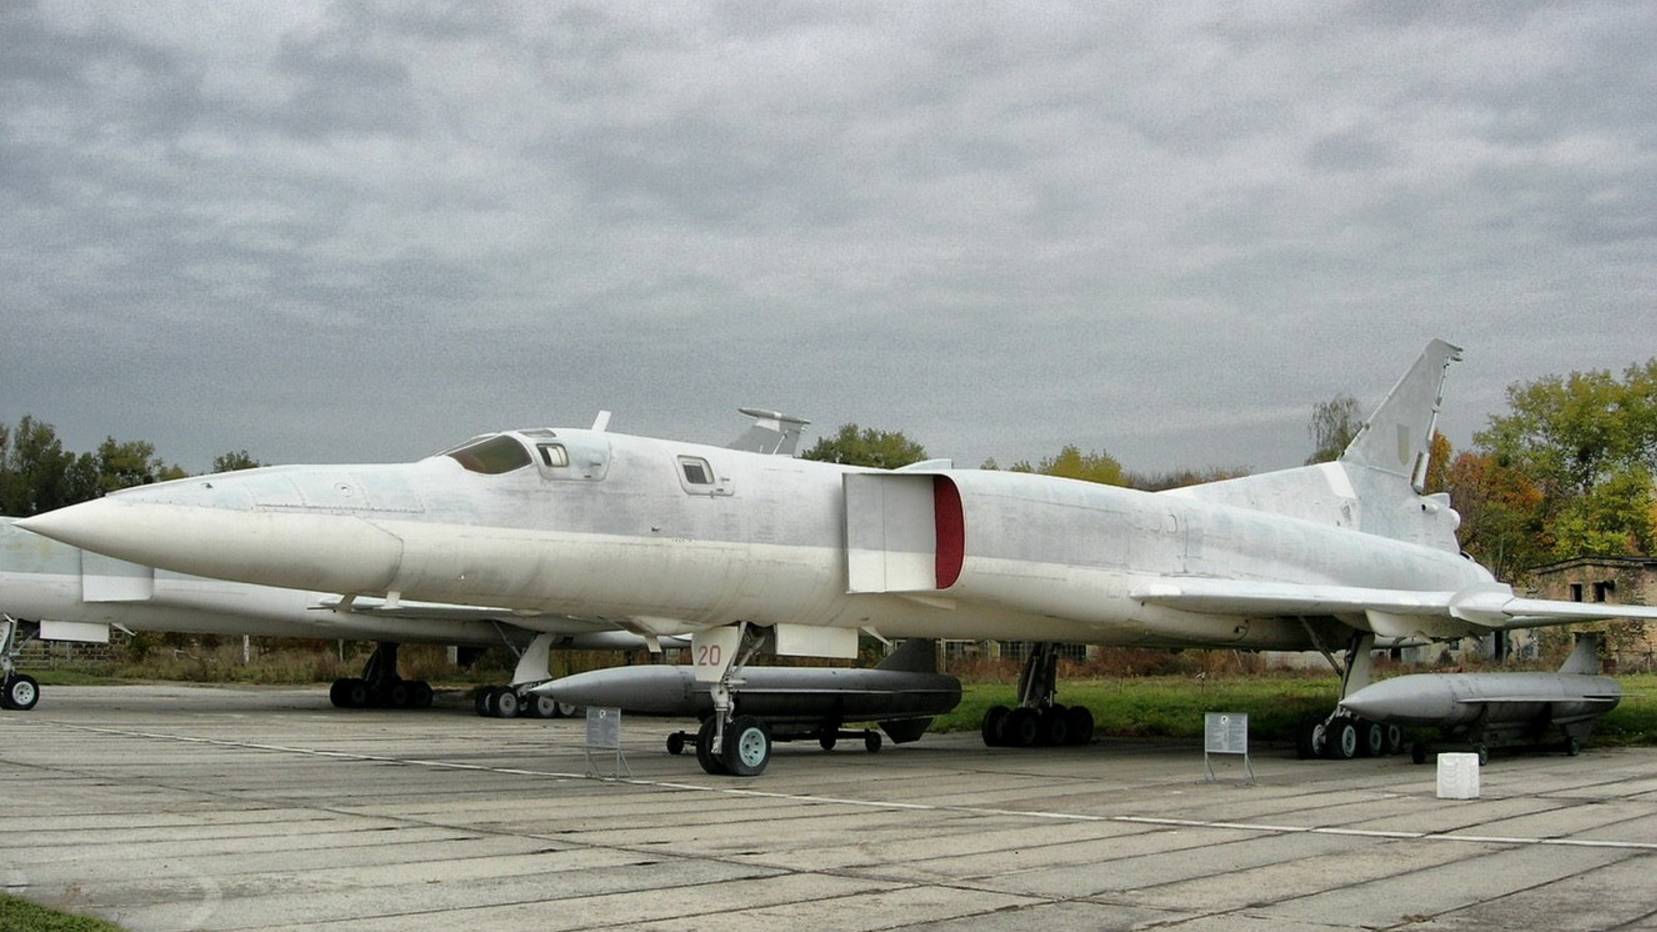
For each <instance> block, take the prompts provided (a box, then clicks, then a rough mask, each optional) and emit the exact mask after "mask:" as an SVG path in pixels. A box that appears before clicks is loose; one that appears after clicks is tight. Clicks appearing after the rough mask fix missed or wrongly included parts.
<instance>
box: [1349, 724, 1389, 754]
mask: <svg viewBox="0 0 1657 932" xmlns="http://www.w3.org/2000/svg"><path fill="white" fill-rule="evenodd" d="M1354 724H1355V725H1356V726H1357V728H1358V756H1359V757H1380V756H1381V755H1382V754H1385V753H1386V752H1387V730H1386V729H1385V728H1383V727H1381V723H1380V722H1369V721H1364V720H1363V719H1358V720H1357V721H1356V722H1354Z"/></svg>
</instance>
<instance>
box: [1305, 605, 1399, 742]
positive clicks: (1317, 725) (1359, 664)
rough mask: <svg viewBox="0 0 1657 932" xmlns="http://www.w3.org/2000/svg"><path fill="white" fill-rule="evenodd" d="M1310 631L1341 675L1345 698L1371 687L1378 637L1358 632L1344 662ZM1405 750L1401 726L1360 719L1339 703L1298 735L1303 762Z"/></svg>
mask: <svg viewBox="0 0 1657 932" xmlns="http://www.w3.org/2000/svg"><path fill="white" fill-rule="evenodd" d="M1306 631H1307V633H1308V634H1309V635H1311V636H1312V643H1314V644H1316V645H1317V647H1318V650H1319V651H1321V652H1322V653H1323V658H1324V659H1325V660H1327V661H1329V665H1330V666H1332V667H1334V668H1335V673H1336V674H1338V675H1339V676H1340V678H1341V698H1342V699H1345V698H1346V697H1347V696H1350V695H1352V694H1353V693H1355V692H1357V691H1358V690H1360V689H1363V688H1364V687H1365V686H1368V685H1369V678H1370V671H1371V670H1372V669H1373V667H1374V663H1375V654H1374V651H1375V635H1374V634H1372V633H1370V632H1368V631H1359V632H1355V633H1354V634H1353V635H1352V640H1351V642H1350V643H1349V644H1348V645H1347V648H1346V660H1345V662H1344V663H1342V662H1341V661H1339V660H1336V659H1335V656H1334V654H1332V653H1330V652H1329V650H1328V649H1327V648H1325V647H1324V645H1323V641H1322V639H1321V638H1319V637H1318V636H1317V632H1316V631H1315V630H1314V629H1313V628H1312V627H1311V626H1310V625H1307V626H1306ZM1403 747H1404V732H1403V730H1402V729H1400V728H1399V727H1398V726H1397V725H1383V724H1381V723H1380V722H1372V721H1370V720H1368V719H1365V718H1359V717H1358V716H1356V715H1353V714H1351V713H1349V712H1347V711H1346V710H1345V709H1342V708H1341V707H1340V705H1339V704H1337V705H1336V706H1335V711H1333V712H1331V713H1330V714H1329V715H1328V717H1326V718H1321V719H1314V720H1311V721H1307V722H1302V723H1301V725H1300V727H1299V729H1298V730H1297V732H1296V734H1295V751H1296V753H1297V754H1298V756H1299V757H1300V759H1301V760H1308V759H1310V758H1314V757H1322V758H1326V759H1328V760H1351V759H1353V758H1354V757H1383V756H1385V755H1388V754H1397V753H1398V752H1399V751H1400V750H1402V749H1403Z"/></svg>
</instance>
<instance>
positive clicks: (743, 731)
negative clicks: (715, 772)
mask: <svg viewBox="0 0 1657 932" xmlns="http://www.w3.org/2000/svg"><path fill="white" fill-rule="evenodd" d="M724 758H725V769H727V770H729V771H730V772H731V774H732V775H733V776H738V777H757V776H759V775H760V774H762V773H764V772H765V765H766V764H769V763H771V727H770V726H769V725H767V724H765V722H764V721H763V720H762V719H757V718H755V717H753V716H752V715H738V716H737V717H736V718H734V719H732V720H731V723H730V724H729V725H727V726H725V754H724Z"/></svg>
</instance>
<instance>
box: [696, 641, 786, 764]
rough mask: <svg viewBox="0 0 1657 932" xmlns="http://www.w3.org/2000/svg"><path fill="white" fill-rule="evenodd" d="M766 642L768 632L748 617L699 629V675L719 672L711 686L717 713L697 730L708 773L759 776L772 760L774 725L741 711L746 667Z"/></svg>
mask: <svg viewBox="0 0 1657 932" xmlns="http://www.w3.org/2000/svg"><path fill="white" fill-rule="evenodd" d="M764 642H765V638H764V636H763V635H761V634H759V633H758V632H756V631H754V630H753V629H752V628H750V627H749V626H748V624H747V623H746V622H741V623H738V624H737V625H736V626H735V627H734V628H715V629H712V630H709V631H698V632H697V633H696V634H694V635H692V637H691V653H692V654H693V655H694V656H695V657H696V661H697V667H698V670H697V674H698V678H699V679H702V678H703V677H704V676H714V675H717V679H715V680H714V681H713V682H712V685H711V686H710V688H709V690H708V692H709V694H710V695H712V697H713V715H711V716H709V717H708V718H707V720H705V721H704V722H702V727H701V728H700V729H699V730H698V731H697V733H696V762H697V763H699V764H701V765H702V770H703V771H704V772H706V773H709V774H713V775H715V776H721V775H730V776H735V777H756V776H759V775H760V774H762V773H764V772H765V768H766V766H767V765H769V764H770V763H771V747H772V744H773V743H774V742H773V741H772V739H771V727H770V726H769V725H767V724H766V723H765V722H763V721H761V720H760V719H758V718H755V717H754V716H752V715H739V714H737V687H740V686H741V685H742V676H741V674H742V668H743V666H744V665H746V664H747V663H748V661H750V660H752V659H753V658H754V655H755V654H756V653H758V652H759V649H760V646H761V645H762V644H764Z"/></svg>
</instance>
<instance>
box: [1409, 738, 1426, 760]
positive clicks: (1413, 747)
mask: <svg viewBox="0 0 1657 932" xmlns="http://www.w3.org/2000/svg"><path fill="white" fill-rule="evenodd" d="M1426 762H1427V746H1426V745H1425V744H1422V743H1421V742H1419V741H1411V742H1410V763H1412V764H1425V763H1426Z"/></svg>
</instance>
